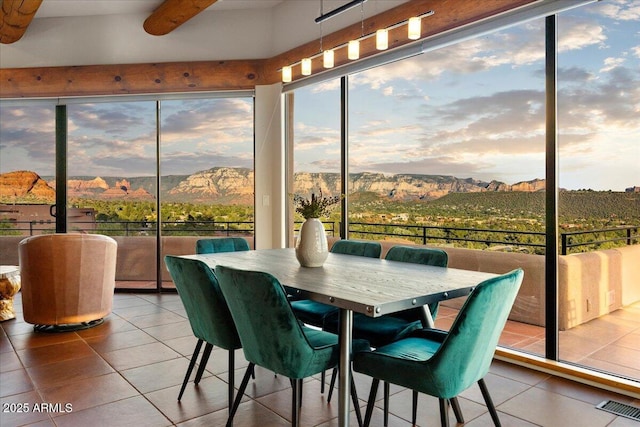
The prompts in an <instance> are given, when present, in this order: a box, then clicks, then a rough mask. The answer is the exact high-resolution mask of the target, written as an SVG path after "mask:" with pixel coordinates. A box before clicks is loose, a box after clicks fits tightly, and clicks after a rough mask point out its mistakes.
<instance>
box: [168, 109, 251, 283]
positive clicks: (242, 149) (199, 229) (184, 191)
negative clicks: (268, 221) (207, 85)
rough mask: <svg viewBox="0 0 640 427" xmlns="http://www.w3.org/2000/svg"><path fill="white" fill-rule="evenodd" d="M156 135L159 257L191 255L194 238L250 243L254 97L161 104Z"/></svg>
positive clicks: (193, 248)
mask: <svg viewBox="0 0 640 427" xmlns="http://www.w3.org/2000/svg"><path fill="white" fill-rule="evenodd" d="M160 134H161V145H160V151H161V157H160V169H161V177H160V182H161V184H160V185H161V194H160V196H161V201H162V202H161V212H162V235H163V243H162V246H163V247H162V257H164V255H165V254H169V253H171V254H177V253H195V250H196V248H195V242H196V240H197V238H195V237H223V236H236V237H247V238H251V237H252V236H253V234H254V232H253V230H254V168H253V163H254V162H253V98H250V97H247V98H220V99H198V100H179V101H163V102H162V107H161V130H160ZM187 236H191V237H187ZM194 236H195V237H194ZM166 278H167V279H168V276H166Z"/></svg>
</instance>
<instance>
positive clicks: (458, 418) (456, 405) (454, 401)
mask: <svg viewBox="0 0 640 427" xmlns="http://www.w3.org/2000/svg"><path fill="white" fill-rule="evenodd" d="M449 403H450V404H451V407H452V408H453V413H454V414H455V416H456V421H457V422H458V423H460V424H464V417H463V416H462V409H460V403H459V402H458V398H457V397H453V398H451V399H449Z"/></svg>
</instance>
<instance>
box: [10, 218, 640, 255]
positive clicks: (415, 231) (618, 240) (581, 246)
mask: <svg viewBox="0 0 640 427" xmlns="http://www.w3.org/2000/svg"><path fill="white" fill-rule="evenodd" d="M4 224H5V227H1V228H0V235H12V234H28V235H33V234H43V233H52V232H53V231H54V230H55V222H53V221H51V220H42V221H11V222H4ZM300 224H301V223H300V222H296V223H295V230H296V231H297V230H298V229H299V226H300ZM339 225H340V224H339V223H334V222H325V223H324V226H325V230H326V231H327V234H328V235H329V236H336V234H337V233H336V231H337V230H338V229H339ZM253 227H254V223H253V221H163V222H162V234H163V235H165V236H180V235H182V236H212V235H213V236H231V235H247V236H250V235H253V233H254V228H253ZM638 228H639V227H638V226H621V227H613V228H606V229H596V230H586V231H569V232H562V233H561V234H560V242H559V243H560V246H561V254H562V255H567V254H568V253H570V252H571V251H573V252H586V251H590V250H597V249H601V248H602V247H603V245H605V244H609V243H610V244H612V245H614V246H621V245H633V244H638V243H640V235H639V234H638ZM69 229H70V230H73V231H85V232H91V233H101V234H106V235H110V236H141V235H155V234H156V224H155V223H152V222H144V221H143V222H141V221H97V222H73V223H72V224H70V226H69ZM349 235H350V236H351V237H354V238H363V239H372V240H381V239H384V238H387V237H391V238H402V239H406V240H409V241H411V242H413V243H418V244H423V245H426V244H429V243H432V244H433V243H435V244H443V243H444V244H457V245H460V246H461V245H465V244H466V245H472V244H479V245H483V246H484V248H483V249H488V248H491V249H493V250H496V249H502V250H519V251H523V252H533V253H540V254H542V253H544V248H545V233H544V232H538V231H514V230H496V229H480V228H468V227H450V226H430V225H409V224H382V223H364V222H352V223H349Z"/></svg>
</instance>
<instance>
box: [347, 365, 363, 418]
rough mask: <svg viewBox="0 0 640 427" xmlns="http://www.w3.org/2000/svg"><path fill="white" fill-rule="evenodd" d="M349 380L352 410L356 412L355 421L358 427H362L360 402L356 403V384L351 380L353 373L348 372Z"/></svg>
mask: <svg viewBox="0 0 640 427" xmlns="http://www.w3.org/2000/svg"><path fill="white" fill-rule="evenodd" d="M349 377H350V378H351V400H353V409H354V411H356V419H357V420H358V426H359V427H362V413H361V412H360V402H359V401H358V391H357V390H356V382H355V381H354V380H353V372H349Z"/></svg>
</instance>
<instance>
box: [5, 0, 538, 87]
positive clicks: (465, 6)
mask: <svg viewBox="0 0 640 427" xmlns="http://www.w3.org/2000/svg"><path fill="white" fill-rule="evenodd" d="M265 1H266V0H265ZM536 2H537V0H491V1H486V2H479V1H477V0H455V1H453V0H411V1H409V2H406V3H403V4H401V5H399V6H397V7H395V8H392V9H389V10H387V11H385V12H383V13H381V14H378V15H375V16H372V17H371V18H369V19H366V20H365V21H364V22H363V23H359V24H354V25H351V26H348V27H345V28H343V29H342V30H338V31H336V32H334V33H331V34H327V35H326V36H325V37H324V41H325V42H326V43H327V45H330V46H334V45H338V44H341V43H343V42H345V41H348V40H350V39H351V38H352V37H354V35H355V36H356V37H357V36H359V35H360V34H361V31H362V25H363V24H364V28H365V31H366V32H367V33H368V32H371V31H373V29H375V28H382V27H387V26H389V25H391V24H393V23H396V22H399V21H402V20H404V19H406V18H407V17H410V16H414V15H416V14H420V13H423V12H424V11H425V10H433V11H434V12H435V14H434V15H433V16H431V17H429V18H427V19H428V25H424V26H423V31H422V38H423V39H424V38H428V37H430V36H433V35H436V34H441V33H443V32H446V31H449V30H453V29H455V28H460V27H463V26H465V25H467V24H470V23H473V22H477V21H481V20H483V19H484V18H488V17H491V16H496V15H499V14H501V13H503V12H506V11H508V10H513V9H516V8H519V7H521V6H525V5H527V4H533V3H536ZM220 4H223V2H220ZM318 42H319V41H318V40H316V41H313V42H309V43H306V44H303V45H301V46H298V47H296V48H294V49H292V50H290V51H287V52H284V53H282V54H279V55H277V56H275V57H272V58H268V59H251V60H235V61H224V60H218V61H199V62H173V63H153V64H120V65H89V66H64V67H41V68H4V69H0V82H1V83H2V84H1V85H0V98H21V97H54V96H58V97H65V96H90V95H114V94H133V93H171V92H174V93H175V92H193V91H220V90H239V89H253V88H255V86H256V85H269V84H273V83H276V82H279V81H280V73H279V72H278V69H280V68H281V67H282V66H283V65H287V64H291V63H292V62H294V61H297V60H299V59H300V58H303V57H306V56H309V55H311V54H314V53H316V52H317V51H318V46H319V44H318ZM408 42H410V41H409V40H407V39H406V37H405V36H404V35H402V36H398V37H394V35H393V34H391V37H390V42H389V47H390V49H393V48H397V47H400V46H402V45H404V44H406V43H408ZM376 53H377V50H376V49H375V46H374V45H373V42H372V41H371V40H369V41H368V42H367V43H363V45H362V46H361V51H360V54H361V58H367V57H368V56H371V55H375V54H376ZM342 61H343V62H344V59H343V60H342ZM340 63H341V62H340V60H337V61H336V65H340ZM298 68H299V67H298ZM316 71H318V70H316ZM294 77H298V76H294Z"/></svg>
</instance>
